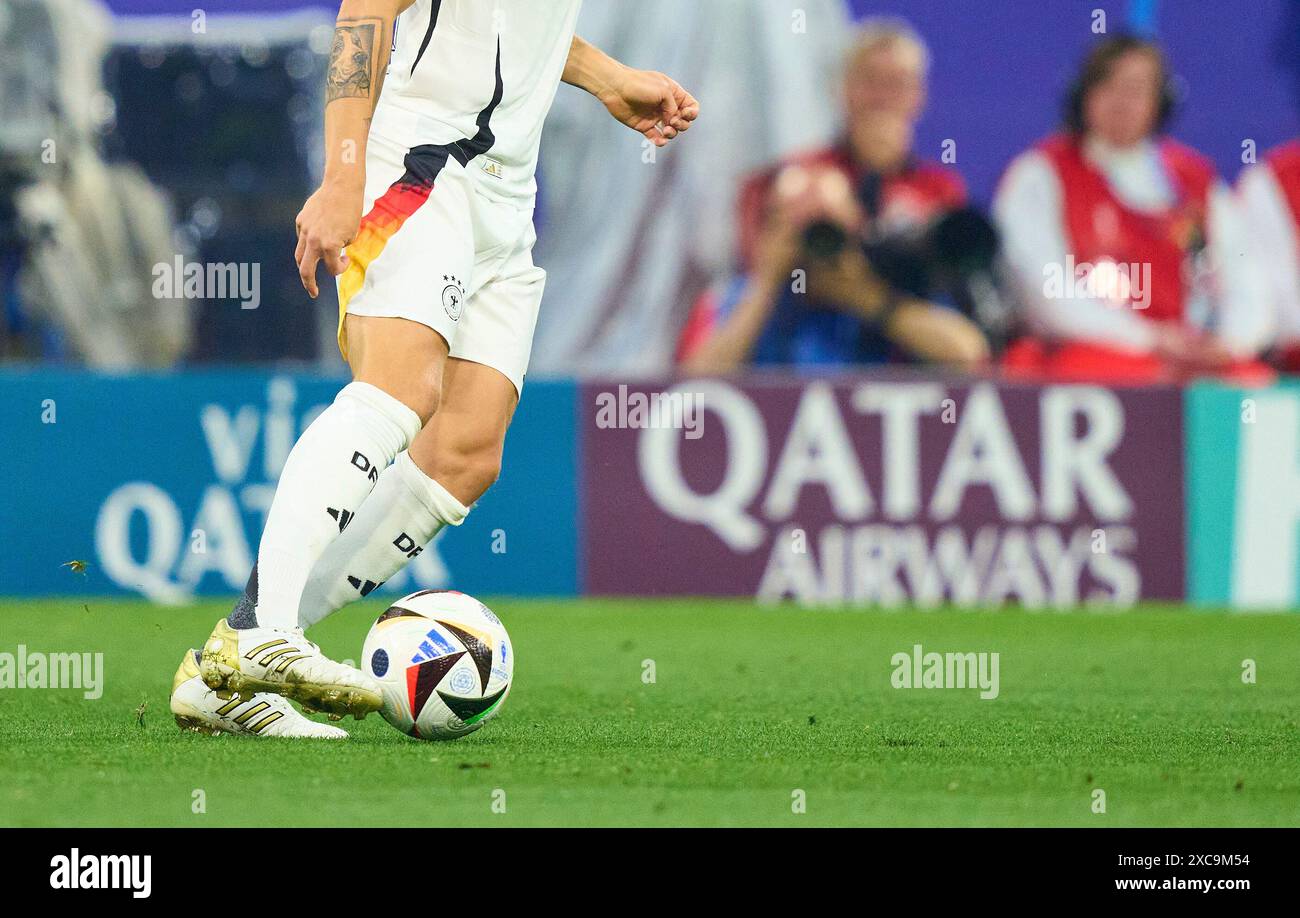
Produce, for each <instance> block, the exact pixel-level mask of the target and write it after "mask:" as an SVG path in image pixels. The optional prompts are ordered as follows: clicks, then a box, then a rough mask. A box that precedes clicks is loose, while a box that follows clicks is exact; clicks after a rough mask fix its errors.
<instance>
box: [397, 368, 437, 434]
mask: <svg viewBox="0 0 1300 918" xmlns="http://www.w3.org/2000/svg"><path fill="white" fill-rule="evenodd" d="M402 401H403V403H405V404H406V406H407V407H408V408H410V409H411V410H412V411H414V412H415V413H416V414H418V415H419V416H420V423H421V424H422V425H423V424H428V423H429V421H431V420H432V419H433V416H434V415H435V414H437V413H438V406H439V405H440V404H442V387H441V386H440V385H438V383H437V382H436V381H435V380H432V379H430V380H428V381H427V384H426V385H424V386H423V387H421V388H420V389H418V390H415V391H412V392H411V393H410V394H409V395H408V396H407V397H406V398H404V399H402Z"/></svg>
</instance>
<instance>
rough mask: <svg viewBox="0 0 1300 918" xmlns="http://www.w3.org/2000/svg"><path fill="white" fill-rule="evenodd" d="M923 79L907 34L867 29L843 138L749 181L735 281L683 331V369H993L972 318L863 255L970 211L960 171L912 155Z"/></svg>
mask: <svg viewBox="0 0 1300 918" xmlns="http://www.w3.org/2000/svg"><path fill="white" fill-rule="evenodd" d="M928 69H929V52H928V50H927V49H926V46H925V45H924V43H923V42H922V41H921V39H920V37H919V36H918V35H917V34H916V33H915V32H914V31H913V30H912V29H911V28H910V27H909V26H907V25H905V24H903V23H900V22H896V21H886V20H876V21H871V22H868V23H866V24H864V26H863V27H862V30H861V32H860V33H859V36H858V40H857V42H856V43H855V45H854V47H853V49H852V51H851V52H850V54H849V55H848V60H847V66H846V68H845V73H844V80H843V99H842V104H843V107H844V116H845V126H846V130H845V133H844V135H843V137H842V139H841V140H840V141H839V142H838V143H836V144H835V145H834V146H832V147H831V148H829V149H824V150H820V151H816V152H813V153H809V154H805V155H802V156H798V157H795V158H793V159H791V160H789V161H787V162H785V163H782V164H781V165H779V166H777V167H775V168H772V169H769V170H767V171H765V172H763V173H762V174H760V175H758V176H756V177H754V178H752V179H751V180H750V181H748V182H747V183H746V184H745V187H744V189H743V190H742V192H741V197H740V214H739V218H740V224H741V226H740V234H739V235H740V253H739V259H738V261H739V264H740V274H739V276H737V277H736V278H734V279H733V280H731V281H730V282H729V283H728V284H726V285H725V288H724V289H722V290H720V291H717V292H715V293H713V294H710V295H708V296H706V297H705V298H704V299H703V300H702V301H701V302H700V303H699V304H698V305H697V307H696V309H695V311H694V313H693V314H692V316H691V319H690V321H689V322H688V323H687V327H686V330H685V332H684V334H683V337H682V341H681V347H680V349H679V354H678V356H679V360H680V362H681V363H682V365H683V366H684V367H685V368H686V369H687V370H688V371H689V372H697V373H721V372H730V371H733V370H736V369H739V368H741V367H744V366H747V365H789V366H796V367H834V366H852V365H864V364H880V363H887V362H895V361H907V360H922V361H929V362H932V363H938V364H948V365H955V366H972V365H977V364H980V363H982V362H983V361H985V360H986V359H987V356H988V346H987V343H986V341H985V339H984V337H983V335H982V334H981V333H980V331H979V329H978V328H977V327H976V326H975V325H974V324H973V323H972V322H971V321H969V320H968V319H966V318H965V317H964V316H962V315H961V314H959V313H958V312H956V311H955V310H953V309H949V308H946V307H944V306H940V305H937V304H936V303H934V302H930V301H929V300H928V299H927V298H926V295H925V294H926V291H924V290H923V289H920V288H921V287H924V286H926V285H925V284H924V283H920V284H912V283H907V282H905V281H903V280H900V279H898V278H895V277H893V276H892V274H891V277H890V279H888V280H886V279H885V278H883V277H882V272H881V270H880V265H879V264H878V263H875V262H874V260H873V259H872V258H871V257H870V254H869V253H870V252H871V251H872V250H873V248H875V249H884V248H888V247H890V246H889V245H888V244H889V243H890V242H897V241H898V240H902V239H906V240H910V241H911V242H917V241H918V240H919V239H920V238H921V237H923V236H924V235H925V232H926V230H927V228H928V227H930V226H931V225H932V224H933V223H934V222H935V221H936V219H937V218H939V217H940V216H942V215H943V214H945V213H949V212H952V211H955V210H958V209H960V208H962V207H963V206H964V205H965V202H966V190H965V186H964V183H963V182H962V179H961V178H960V176H958V175H957V173H956V172H954V171H953V170H951V169H948V168H946V167H943V166H939V165H937V164H931V163H927V162H923V161H921V160H920V159H919V158H918V157H917V156H916V154H915V153H914V151H913V138H914V132H915V127H916V123H917V120H918V119H919V118H920V115H921V112H922V109H923V108H924V105H925V100H926V80H927V74H928ZM894 248H898V246H895V247H894ZM902 248H909V246H908V245H906V244H904V245H902ZM921 248H922V247H921V246H919V245H917V246H915V249H916V250H917V251H919V250H920V249H921ZM913 254H915V253H913ZM914 260H915V258H910V259H903V261H909V263H910V261H914ZM913 267H918V269H919V270H918V271H916V272H914V273H919V274H926V273H927V268H928V266H926V265H919V266H913ZM885 273H890V272H885ZM899 273H902V274H905V273H907V272H906V271H902V272H899Z"/></svg>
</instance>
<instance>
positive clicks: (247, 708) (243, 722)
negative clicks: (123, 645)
mask: <svg viewBox="0 0 1300 918" xmlns="http://www.w3.org/2000/svg"><path fill="white" fill-rule="evenodd" d="M171 708H172V714H174V715H176V723H177V725H178V726H179V727H180V728H181V729H182V730H190V731H192V732H194V733H206V734H207V735H209V736H215V735H217V734H218V733H233V734H236V735H238V736H281V737H288V738H290V739H346V738H347V735H348V734H347V732H346V731H344V730H340V729H339V728H338V727H332V726H330V725H329V724H318V723H317V722H316V721H314V720H310V719H308V718H306V717H303V716H302V715H301V714H299V713H298V712H297V711H296V710H295V709H294V707H293V705H291V704H289V702H287V701H286V700H284V699H283V698H281V697H280V696H279V695H272V694H271V693H270V692H259V693H257V694H256V695H251V696H249V697H247V698H245V697H243V696H242V695H232V696H231V697H230V698H229V699H224V700H223V699H221V698H218V697H217V693H216V692H214V691H212V689H210V688H208V687H207V685H205V684H204V682H203V677H202V676H200V675H199V652H198V651H197V650H187V651H185V657H184V659H182V660H181V666H180V669H178V670H176V677H175V678H174V679H172V700H171Z"/></svg>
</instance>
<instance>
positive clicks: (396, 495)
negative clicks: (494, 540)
mask: <svg viewBox="0 0 1300 918" xmlns="http://www.w3.org/2000/svg"><path fill="white" fill-rule="evenodd" d="M468 513H469V509H468V508H467V507H465V506H464V505H463V504H462V503H461V502H460V501H458V500H456V498H454V497H452V496H451V494H450V493H449V492H448V491H447V489H446V488H444V487H443V486H442V485H440V484H438V482H436V481H434V480H433V479H432V478H430V477H429V476H428V475H426V474H424V472H422V471H421V470H420V468H419V466H417V465H416V464H415V462H414V461H413V460H412V459H411V456H410V454H409V453H402V454H401V455H400V456H398V457H397V461H396V462H394V463H393V464H392V465H391V466H389V467H388V469H387V470H386V471H385V472H384V473H383V474H382V475H380V476H379V484H377V485H376V486H375V490H374V492H373V493H372V494H371V495H370V496H369V497H368V498H366V502H365V503H364V504H362V505H361V509H360V510H358V511H357V514H356V516H354V517H353V518H352V522H351V523H349V524H348V527H347V529H346V530H344V532H343V534H342V535H340V536H339V537H338V538H337V539H335V540H334V542H333V543H332V544H331V545H330V546H329V548H327V549H326V550H325V552H324V554H322V555H321V557H320V560H319V561H317V562H316V566H315V567H314V568H312V572H311V576H310V577H309V578H308V580H307V586H306V589H304V590H303V594H302V604H301V606H299V609H298V622H299V624H301V625H302V627H304V628H308V627H311V626H312V625H314V624H316V623H317V622H318V621H320V620H321V619H323V618H324V617H325V616H327V615H329V614H330V613H332V612H336V611H338V610H339V609H341V608H343V607H344V606H346V605H347V604H348V603H350V602H352V601H353V600H355V599H360V598H361V597H362V596H366V595H368V594H369V593H370V592H371V591H372V590H374V589H376V588H378V587H380V586H382V585H383V583H384V581H385V580H387V579H388V578H389V577H391V576H393V575H394V574H396V573H397V572H398V571H400V570H401V569H402V568H404V567H405V566H406V565H407V562H409V561H410V560H411V559H412V558H414V557H415V556H416V555H418V554H419V553H420V552H421V551H423V550H424V547H425V546H426V545H428V544H429V543H430V542H432V541H433V537H434V536H436V535H437V534H438V532H439V531H440V530H441V529H442V527H443V526H459V525H460V524H461V523H462V522H464V521H465V516H466V515H467V514H468Z"/></svg>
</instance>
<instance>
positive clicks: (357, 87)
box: [294, 0, 415, 298]
mask: <svg viewBox="0 0 1300 918" xmlns="http://www.w3.org/2000/svg"><path fill="white" fill-rule="evenodd" d="M414 2H415V0H343V4H342V6H341V7H340V8H339V15H338V21H337V22H336V24H335V27H334V42H333V45H332V46H331V48H330V59H329V70H328V72H327V76H326V78H325V177H324V179H323V180H322V181H321V186H320V188H319V189H318V190H317V191H316V193H315V194H313V195H312V196H311V197H310V198H308V199H307V203H306V204H304V205H303V208H302V211H301V212H299V214H298V219H297V220H296V221H295V226H296V228H297V231H298V248H297V250H296V251H295V253H294V260H295V261H296V262H297V263H298V276H299V277H300V278H301V279H302V285H303V286H304V287H305V288H307V292H308V293H309V294H310V295H311V296H312V297H313V298H315V296H316V295H317V293H318V292H319V290H318V288H317V285H316V265H317V264H318V263H319V262H321V261H324V262H325V267H326V269H328V271H329V272H330V274H332V275H334V276H338V275H339V274H342V273H343V271H344V269H345V268H346V267H347V256H345V255H344V254H343V249H344V248H345V247H346V246H347V245H348V244H349V243H350V242H352V239H353V237H354V236H355V235H356V232H357V227H358V226H359V225H360V223H361V206H362V202H363V200H364V198H365V188H366V138H367V136H368V135H369V133H370V119H371V118H372V117H373V116H374V113H375V105H376V104H377V103H378V102H379V92H380V89H381V88H382V87H383V85H384V72H385V71H386V70H387V69H388V56H389V51H390V49H391V48H392V44H393V23H394V22H396V20H397V17H398V15H400V14H401V13H402V11H403V10H405V9H406V8H407V7H409V6H410V5H411V4H412V3H414Z"/></svg>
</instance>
